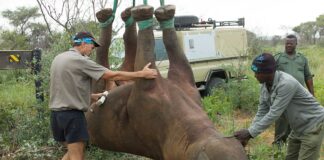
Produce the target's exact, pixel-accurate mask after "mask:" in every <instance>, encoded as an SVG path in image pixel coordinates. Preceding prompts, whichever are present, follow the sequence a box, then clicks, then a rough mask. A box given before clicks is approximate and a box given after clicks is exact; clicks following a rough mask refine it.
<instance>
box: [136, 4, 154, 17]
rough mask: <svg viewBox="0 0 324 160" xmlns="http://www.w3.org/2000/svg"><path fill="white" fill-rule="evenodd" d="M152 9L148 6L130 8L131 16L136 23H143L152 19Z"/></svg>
mask: <svg viewBox="0 0 324 160" xmlns="http://www.w3.org/2000/svg"><path fill="white" fill-rule="evenodd" d="M153 11H154V8H153V7H152V6H149V5H139V6H136V7H134V8H132V10H131V12H132V16H133V18H134V19H135V20H136V21H143V20H147V19H150V18H153Z"/></svg>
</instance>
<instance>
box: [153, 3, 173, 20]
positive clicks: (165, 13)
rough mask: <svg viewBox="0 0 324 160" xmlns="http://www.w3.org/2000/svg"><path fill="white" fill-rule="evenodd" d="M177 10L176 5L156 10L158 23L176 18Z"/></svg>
mask: <svg viewBox="0 0 324 160" xmlns="http://www.w3.org/2000/svg"><path fill="white" fill-rule="evenodd" d="M175 9H176V7H175V5H165V6H161V7H159V8H158V9H156V10H155V12H154V14H155V17H156V19H157V20H158V21H165V20H169V19H171V18H173V17H174V14H175Z"/></svg>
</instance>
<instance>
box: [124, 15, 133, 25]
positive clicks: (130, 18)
mask: <svg viewBox="0 0 324 160" xmlns="http://www.w3.org/2000/svg"><path fill="white" fill-rule="evenodd" d="M133 23H134V18H133V17H132V16H130V17H128V19H127V20H126V21H125V27H126V28H128V27H129V26H131V25H132V24H133Z"/></svg>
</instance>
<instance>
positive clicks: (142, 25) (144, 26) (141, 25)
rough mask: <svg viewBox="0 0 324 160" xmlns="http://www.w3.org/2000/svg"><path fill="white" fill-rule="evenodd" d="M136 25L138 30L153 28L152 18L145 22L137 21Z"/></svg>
mask: <svg viewBox="0 0 324 160" xmlns="http://www.w3.org/2000/svg"><path fill="white" fill-rule="evenodd" d="M137 25H138V29H139V30H144V29H147V28H149V27H152V26H153V18H150V19H147V20H144V21H138V22H137Z"/></svg>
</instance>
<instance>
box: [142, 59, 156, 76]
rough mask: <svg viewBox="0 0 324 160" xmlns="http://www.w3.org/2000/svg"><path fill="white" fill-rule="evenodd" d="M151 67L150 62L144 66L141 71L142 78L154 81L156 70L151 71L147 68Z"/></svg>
mask: <svg viewBox="0 0 324 160" xmlns="http://www.w3.org/2000/svg"><path fill="white" fill-rule="evenodd" d="M150 65H151V62H150V63H148V64H147V65H145V67H144V68H143V70H142V73H143V77H144V78H146V79H154V78H156V77H157V75H158V74H157V70H156V69H151V68H149V66H150Z"/></svg>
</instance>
